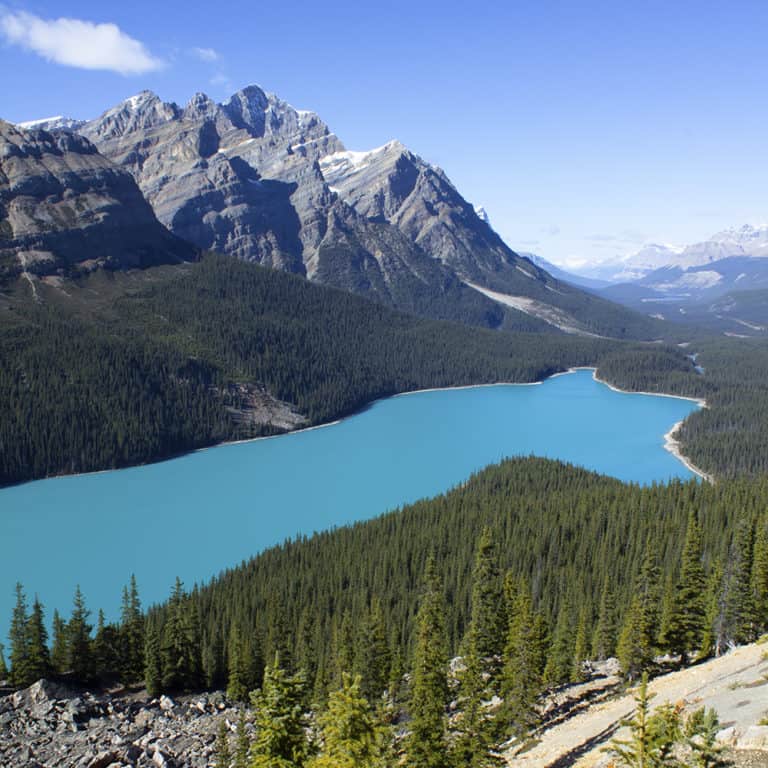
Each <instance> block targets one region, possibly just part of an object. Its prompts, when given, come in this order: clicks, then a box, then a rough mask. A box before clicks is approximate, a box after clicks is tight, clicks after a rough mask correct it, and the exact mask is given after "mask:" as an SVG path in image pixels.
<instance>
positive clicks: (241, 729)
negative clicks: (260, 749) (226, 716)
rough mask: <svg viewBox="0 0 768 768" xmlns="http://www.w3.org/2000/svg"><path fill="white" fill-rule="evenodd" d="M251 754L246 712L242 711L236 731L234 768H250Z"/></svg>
mask: <svg viewBox="0 0 768 768" xmlns="http://www.w3.org/2000/svg"><path fill="white" fill-rule="evenodd" d="M250 753H251V738H250V736H249V735H248V728H247V727H246V722H245V710H244V709H241V710H240V717H238V719H237V730H236V731H235V755H234V765H233V768H248V757H249V755H250Z"/></svg>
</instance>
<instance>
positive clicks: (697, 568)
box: [665, 511, 707, 664]
mask: <svg viewBox="0 0 768 768" xmlns="http://www.w3.org/2000/svg"><path fill="white" fill-rule="evenodd" d="M701 558H702V540H701V528H700V526H699V521H698V518H697V517H696V513H695V512H693V511H692V512H691V513H690V514H689V516H688V530H687V531H686V535H685V544H684V546H683V554H682V559H681V563H680V578H679V579H678V582H677V588H676V590H675V595H674V603H673V607H672V611H671V618H670V620H669V626H668V628H667V632H666V638H665V640H666V645H667V648H668V650H669V651H670V653H673V654H676V655H679V656H680V660H681V663H682V664H685V663H686V661H687V659H688V653H689V652H690V651H695V650H698V649H699V648H701V641H702V638H703V635H704V621H705V615H706V612H705V607H706V606H705V590H706V586H707V583H706V577H705V575H704V567H703V566H702V564H701Z"/></svg>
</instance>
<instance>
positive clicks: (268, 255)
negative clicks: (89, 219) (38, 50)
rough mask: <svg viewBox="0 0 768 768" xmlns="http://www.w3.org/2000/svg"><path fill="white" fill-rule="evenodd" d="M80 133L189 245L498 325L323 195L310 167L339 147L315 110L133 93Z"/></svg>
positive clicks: (441, 273)
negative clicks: (181, 101)
mask: <svg viewBox="0 0 768 768" xmlns="http://www.w3.org/2000/svg"><path fill="white" fill-rule="evenodd" d="M80 131H81V133H82V134H83V135H85V136H86V137H88V138H89V139H90V140H92V141H93V142H94V143H95V144H96V145H97V146H98V147H99V150H100V152H102V153H103V154H104V155H105V156H106V157H108V158H110V159H111V160H112V161H114V162H115V163H116V164H118V165H120V166H121V167H123V168H125V169H126V170H129V171H130V172H131V173H132V174H133V176H134V177H135V179H136V181H137V182H138V184H139V186H140V188H141V190H142V192H143V193H144V195H145V197H146V199H147V200H148V201H149V202H150V204H151V205H152V207H153V209H154V211H155V213H156V214H157V217H158V218H159V220H160V221H161V222H162V223H163V224H165V225H166V226H167V227H168V228H169V229H170V230H171V231H172V232H173V233H174V234H176V235H178V236H179V237H182V238H184V239H186V240H189V241H190V242H192V243H194V244H195V245H197V246H199V247H200V248H206V249H211V250H216V251H220V252H222V253H226V254H230V255H232V256H236V257H238V258H241V259H245V260H248V261H255V262H258V263H259V264H263V265H266V266H270V267H275V268H279V269H285V270H287V271H289V272H295V273H298V274H302V275H305V276H307V277H309V278H310V279H314V280H317V281H318V282H322V283H325V284H329V285H333V286H336V287H339V288H343V289H345V290H351V291H354V292H356V293H362V294H366V295H371V296H372V297H373V298H375V299H377V300H378V301H382V302H384V303H387V304H392V305H394V306H397V307H399V308H401V309H405V310H409V311H416V312H420V313H421V314H431V315H432V316H437V317H457V316H459V315H464V316H466V317H467V318H468V319H469V320H470V321H471V322H474V323H477V324H481V325H490V326H496V325H499V324H500V323H501V322H502V319H503V311H502V310H501V309H500V308H499V307H498V306H496V305H494V303H493V302H491V301H488V300H487V299H485V298H484V297H482V296H481V297H478V296H477V295H476V294H475V293H474V292H473V291H472V290H471V289H469V288H468V287H467V286H465V285H463V284H462V282H461V281H460V280H458V279H456V276H455V274H454V273H453V271H452V270H450V269H447V268H445V267H444V266H443V265H442V264H440V262H439V261H435V260H434V259H432V258H431V257H430V256H429V255H427V254H426V253H425V251H424V250H423V249H422V248H421V247H420V246H419V245H418V244H416V243H415V242H414V241H413V240H412V239H411V238H410V237H409V236H408V235H407V234H406V233H404V232H402V231H400V230H399V229H397V228H395V227H392V226H390V225H389V224H387V223H386V222H376V221H369V220H368V217H366V216H365V215H361V214H359V213H358V212H357V211H356V210H354V208H353V207H352V206H351V205H349V204H347V203H346V202H344V201H343V200H342V199H341V198H340V197H339V196H338V195H337V194H336V193H335V192H333V191H332V190H331V189H330V188H329V186H328V184H327V183H326V180H325V177H324V175H323V173H322V170H321V166H320V163H319V161H320V159H321V158H323V157H325V156H327V155H329V154H334V153H336V152H339V151H342V150H343V149H344V147H343V145H342V144H341V142H340V141H339V139H338V138H337V137H336V136H335V135H334V134H333V133H331V132H330V131H329V129H328V127H327V126H326V125H325V123H323V122H322V121H321V120H320V119H319V117H318V116H317V115H316V114H314V113H312V112H303V111H298V110H295V109H294V108H293V107H291V106H290V105H289V104H286V103H285V102H283V101H281V100H280V99H278V98H277V97H275V96H273V95H271V94H266V93H265V92H264V91H262V90H261V89H260V88H258V87H256V86H250V87H248V88H245V89H244V90H242V91H239V92H238V93H236V94H235V95H234V96H232V98H230V99H229V100H228V101H226V102H224V103H223V104H215V103H214V102H213V101H211V99H209V98H208V97H207V96H205V95H204V94H197V95H196V96H195V97H194V98H193V99H192V100H191V101H190V103H189V104H188V105H187V106H186V107H184V108H181V107H179V106H177V105H175V104H167V103H164V102H162V101H161V100H160V99H159V98H158V97H157V96H156V95H155V94H153V93H150V92H148V91H145V92H143V93H141V94H139V95H138V96H134V97H133V98H131V99H128V100H127V101H125V102H123V103H122V104H119V105H118V106H117V107H115V108H114V109H111V110H109V111H108V112H106V113H105V114H104V115H102V116H101V117H100V118H98V119H97V120H94V121H91V122H90V123H87V124H86V125H84V126H83V127H82V128H81V129H80ZM426 296H429V299H430V300H429V302H427V301H425V297H426ZM427 306H428V309H425V308H426V307H427Z"/></svg>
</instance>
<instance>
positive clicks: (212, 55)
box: [190, 48, 220, 62]
mask: <svg viewBox="0 0 768 768" xmlns="http://www.w3.org/2000/svg"><path fill="white" fill-rule="evenodd" d="M190 52H191V53H192V55H193V56H195V57H197V58H198V59H200V61H207V62H214V61H218V60H219V58H220V56H219V54H218V52H217V51H215V50H214V49H213V48H192V49H191V51H190Z"/></svg>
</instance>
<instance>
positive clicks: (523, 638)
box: [501, 582, 542, 736]
mask: <svg viewBox="0 0 768 768" xmlns="http://www.w3.org/2000/svg"><path fill="white" fill-rule="evenodd" d="M508 594H509V593H508ZM513 600H514V602H513V603H512V605H511V606H510V608H509V612H508V615H509V631H508V633H507V644H506V647H505V648H504V669H503V671H502V677H501V697H502V700H503V701H504V720H505V722H506V723H508V724H509V725H510V726H511V728H512V730H513V732H514V733H515V734H516V735H517V736H522V735H524V734H525V733H527V732H528V731H529V730H531V729H532V728H533V727H534V726H535V725H536V723H537V721H538V713H537V712H536V700H537V698H538V696H539V693H540V692H541V685H542V684H541V672H542V670H541V661H540V660H539V659H538V658H537V654H538V650H537V643H538V639H537V636H536V635H537V631H538V630H537V621H536V616H535V614H534V611H533V602H532V599H531V593H530V588H529V587H528V585H527V583H525V582H523V583H521V584H520V585H519V586H518V587H517V588H516V589H515V591H514V597H513Z"/></svg>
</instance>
